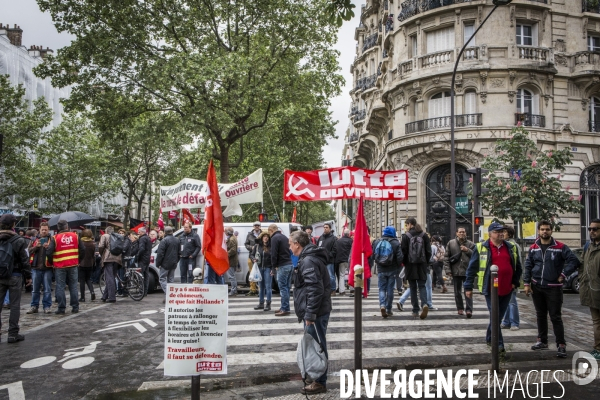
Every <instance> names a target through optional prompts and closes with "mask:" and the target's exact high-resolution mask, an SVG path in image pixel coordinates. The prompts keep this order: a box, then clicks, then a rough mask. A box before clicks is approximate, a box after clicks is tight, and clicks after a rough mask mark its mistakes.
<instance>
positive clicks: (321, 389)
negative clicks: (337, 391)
mask: <svg viewBox="0 0 600 400" xmlns="http://www.w3.org/2000/svg"><path fill="white" fill-rule="evenodd" d="M326 392H327V388H326V387H325V386H323V385H321V384H320V383H317V382H313V383H311V384H310V385H308V386H306V387H303V388H301V389H300V393H302V394H317V393H326Z"/></svg>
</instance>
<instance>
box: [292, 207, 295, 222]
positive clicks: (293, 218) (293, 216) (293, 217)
mask: <svg viewBox="0 0 600 400" xmlns="http://www.w3.org/2000/svg"><path fill="white" fill-rule="evenodd" d="M292 222H296V207H294V213H293V214H292Z"/></svg>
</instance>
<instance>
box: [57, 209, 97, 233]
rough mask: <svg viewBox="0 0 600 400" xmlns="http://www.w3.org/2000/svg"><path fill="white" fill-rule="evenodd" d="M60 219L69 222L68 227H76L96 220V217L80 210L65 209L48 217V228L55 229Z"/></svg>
mask: <svg viewBox="0 0 600 400" xmlns="http://www.w3.org/2000/svg"><path fill="white" fill-rule="evenodd" d="M61 219H64V220H66V221H67V222H68V223H69V228H77V227H79V226H82V225H85V224H89V223H90V222H94V221H95V220H96V218H94V217H92V216H90V215H88V214H86V213H83V212H80V211H67V212H64V213H62V214H58V215H55V216H54V217H52V218H50V220H49V221H48V225H50V229H55V228H56V224H57V223H58V221H59V220H61Z"/></svg>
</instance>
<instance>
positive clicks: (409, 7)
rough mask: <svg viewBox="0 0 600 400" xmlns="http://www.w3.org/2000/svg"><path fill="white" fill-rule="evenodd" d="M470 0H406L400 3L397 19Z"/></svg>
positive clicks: (401, 19)
mask: <svg viewBox="0 0 600 400" xmlns="http://www.w3.org/2000/svg"><path fill="white" fill-rule="evenodd" d="M471 1H472V0H406V1H405V2H403V3H402V10H401V11H400V13H399V14H398V21H400V22H402V21H404V20H406V19H408V18H410V17H413V16H415V15H417V14H420V13H423V12H426V11H429V10H433V9H435V8H439V7H444V6H451V5H453V4H461V3H470V2H471Z"/></svg>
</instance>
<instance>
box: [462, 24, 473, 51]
mask: <svg viewBox="0 0 600 400" xmlns="http://www.w3.org/2000/svg"><path fill="white" fill-rule="evenodd" d="M473 32H475V24H473V23H472V22H471V23H468V24H465V29H464V39H463V40H464V41H463V43H464V44H467V41H468V40H469V38H470V37H471V36H472V35H473ZM469 46H475V38H473V40H471V43H469Z"/></svg>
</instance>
